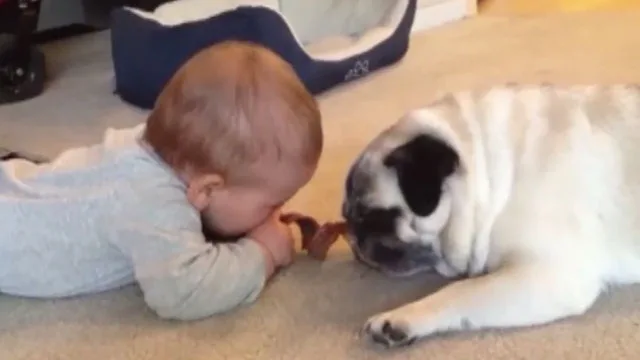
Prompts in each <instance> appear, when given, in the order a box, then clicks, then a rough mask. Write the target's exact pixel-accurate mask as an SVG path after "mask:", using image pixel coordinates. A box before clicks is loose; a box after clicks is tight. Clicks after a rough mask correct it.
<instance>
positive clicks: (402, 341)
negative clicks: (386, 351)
mask: <svg viewBox="0 0 640 360" xmlns="http://www.w3.org/2000/svg"><path fill="white" fill-rule="evenodd" d="M371 338H372V339H373V341H374V342H375V343H378V344H381V345H384V346H385V347H388V348H390V347H396V346H405V345H411V344H412V343H413V342H414V340H415V339H414V338H410V337H409V335H408V334H407V331H406V330H404V329H402V328H399V327H394V326H393V325H391V323H390V322H388V321H385V322H384V324H383V325H382V328H381V329H380V331H379V332H373V333H372V334H371Z"/></svg>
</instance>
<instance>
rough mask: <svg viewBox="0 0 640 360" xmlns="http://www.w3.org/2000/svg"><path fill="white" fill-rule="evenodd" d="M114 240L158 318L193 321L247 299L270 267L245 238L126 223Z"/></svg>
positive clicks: (260, 251)
mask: <svg viewBox="0 0 640 360" xmlns="http://www.w3.org/2000/svg"><path fill="white" fill-rule="evenodd" d="M122 238H123V239H128V240H129V241H127V242H125V241H119V242H118V245H119V247H120V248H121V249H122V250H123V252H124V253H125V254H127V255H128V256H129V257H130V259H131V262H132V263H133V266H134V271H135V276H136V279H137V281H138V283H139V284H140V287H141V288H142V291H143V293H144V299H145V301H146V303H147V304H148V306H149V307H151V308H152V309H153V310H154V311H155V312H156V313H157V314H158V315H159V316H160V317H162V318H167V319H177V320H194V319H200V318H204V317H207V316H211V315H214V314H217V313H222V312H225V311H228V310H231V309H232V308H234V307H237V306H239V305H242V304H247V303H251V302H253V301H254V300H255V299H256V298H257V297H258V295H259V294H260V292H261V291H262V289H263V287H264V284H265V281H266V279H267V278H268V277H269V276H270V273H272V272H273V270H272V268H270V267H271V265H270V264H269V260H268V257H267V253H266V252H265V251H264V250H263V248H262V246H261V245H259V244H258V243H256V242H254V241H253V240H250V239H240V240H239V241H238V242H236V243H221V244H211V243H206V242H205V240H204V236H203V234H202V233H201V232H199V231H188V230H182V231H174V232H171V231H167V230H166V229H162V228H141V227H136V226H129V227H128V228H127V229H126V233H125V234H122Z"/></svg>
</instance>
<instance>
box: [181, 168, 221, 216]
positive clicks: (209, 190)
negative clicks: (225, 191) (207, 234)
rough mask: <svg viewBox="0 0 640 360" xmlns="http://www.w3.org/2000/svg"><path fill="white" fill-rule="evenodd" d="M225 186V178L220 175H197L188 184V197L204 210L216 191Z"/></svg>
mask: <svg viewBox="0 0 640 360" xmlns="http://www.w3.org/2000/svg"><path fill="white" fill-rule="evenodd" d="M223 187H224V179H223V178H222V176H220V175H216V174H212V175H201V176H195V177H193V178H192V179H191V180H190V181H189V184H188V185H187V198H188V199H189V202H191V205H193V207H195V208H196V209H198V211H204V210H205V209H207V207H208V206H209V204H210V203H211V200H212V198H213V197H214V196H215V193H216V192H217V191H219V190H221V189H222V188H223Z"/></svg>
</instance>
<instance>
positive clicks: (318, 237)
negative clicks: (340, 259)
mask: <svg viewBox="0 0 640 360" xmlns="http://www.w3.org/2000/svg"><path fill="white" fill-rule="evenodd" d="M280 220H281V221H282V222H284V223H285V224H291V223H296V224H297V225H298V227H299V228H300V232H301V234H302V249H303V250H306V251H307V253H308V254H309V255H310V256H311V257H313V258H315V259H318V260H324V259H326V258H327V253H328V252H329V249H330V248H331V246H332V245H333V244H334V243H335V242H336V241H337V240H338V238H339V237H340V236H341V235H344V233H345V232H346V223H345V222H344V221H340V222H328V223H325V224H323V225H320V224H319V223H318V221H316V219H314V218H312V217H310V216H306V215H302V214H299V213H287V214H283V215H282V216H281V217H280Z"/></svg>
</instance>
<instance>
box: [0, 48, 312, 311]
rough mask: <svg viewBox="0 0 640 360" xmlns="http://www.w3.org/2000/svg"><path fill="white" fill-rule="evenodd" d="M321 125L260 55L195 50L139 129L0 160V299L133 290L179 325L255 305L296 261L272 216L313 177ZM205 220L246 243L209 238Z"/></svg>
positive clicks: (287, 74)
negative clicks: (41, 154) (49, 154)
mask: <svg viewBox="0 0 640 360" xmlns="http://www.w3.org/2000/svg"><path fill="white" fill-rule="evenodd" d="M320 120H321V119H320V113H319V110H318V106H317V103H316V102H315V100H314V98H313V97H312V96H311V95H310V94H309V93H308V92H307V90H306V89H305V87H304V85H303V84H302V83H301V81H300V80H299V79H298V77H297V76H296V74H295V72H294V70H293V69H292V68H291V67H290V66H289V65H288V64H287V63H286V62H285V61H283V60H282V59H280V58H279V57H278V56H277V55H275V54H274V53H272V52H270V51H269V50H267V49H265V48H262V47H258V46H254V45H250V44H247V43H242V42H235V41H233V42H225V43H221V44H218V45H215V46H213V47H210V48H208V49H206V50H203V51H201V52H200V53H198V54H196V55H195V56H194V57H192V58H191V59H190V60H189V61H188V62H187V63H186V64H185V65H184V66H183V67H182V68H181V69H180V70H179V71H178V72H177V73H176V74H175V75H174V76H173V78H172V79H171V80H170V81H169V82H168V84H167V85H166V87H165V88H164V90H163V91H162V93H161V94H160V95H159V98H158V100H157V102H156V106H155V108H154V109H153V111H152V112H151V114H150V115H149V117H148V119H147V122H146V124H141V125H139V126H137V127H134V128H131V129H125V130H113V129H110V130H108V131H107V132H106V134H105V136H104V138H103V141H102V142H101V143H100V144H98V145H94V146H90V147H82V148H74V149H70V150H67V151H64V152H63V153H61V154H60V155H59V156H58V157H57V158H56V159H54V160H53V161H51V162H49V163H46V164H34V163H31V162H29V161H26V160H20V159H13V160H9V161H5V162H2V163H0V293H5V294H12V295H17V296H27V297H40V298H61V297H70V296H77V295H83V294H90V293H96V292H100V291H105V290H109V289H114V288H118V287H121V286H124V285H127V284H131V283H134V282H137V283H138V284H139V286H140V288H141V289H142V291H143V293H144V299H145V301H146V303H147V304H148V306H149V307H150V308H152V309H153V310H154V311H155V312H156V313H157V314H158V315H159V316H160V317H162V318H169V319H180V320H188V319H199V318H203V317H207V316H210V315H213V314H216V313H220V312H224V311H227V310H230V309H232V308H234V307H237V306H239V305H241V304H248V303H252V302H253V301H254V300H255V299H256V298H257V297H258V296H259V294H260V293H261V291H262V289H263V287H264V285H265V282H266V281H267V280H268V279H269V278H270V277H272V276H273V274H274V272H275V271H276V270H277V269H278V268H279V267H282V266H286V265H288V264H289V263H290V262H291V261H292V254H293V252H294V248H293V239H292V235H291V232H290V230H289V228H288V227H287V226H286V225H285V224H283V223H281V222H280V220H279V209H280V207H281V206H282V205H283V204H284V203H285V202H286V201H287V200H288V199H289V198H291V197H292V196H293V195H294V194H295V193H296V192H297V191H298V190H299V189H300V188H301V187H302V186H304V185H305V184H306V183H307V182H308V181H309V180H310V179H311V177H312V175H313V173H314V172H315V169H316V166H317V163H318V160H319V157H320V154H321V151H322V145H323V138H322V128H321V121H320ZM203 219H204V220H203ZM202 221H205V222H206V223H207V224H206V225H207V226H210V227H211V228H212V229H214V230H215V231H216V232H217V233H220V234H222V235H225V236H226V235H239V234H246V235H245V236H244V237H242V238H240V239H239V240H238V241H237V242H232V243H222V242H219V243H218V242H216V241H215V239H210V240H213V241H207V239H205V237H204V235H203V232H202V226H203V224H202Z"/></svg>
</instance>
